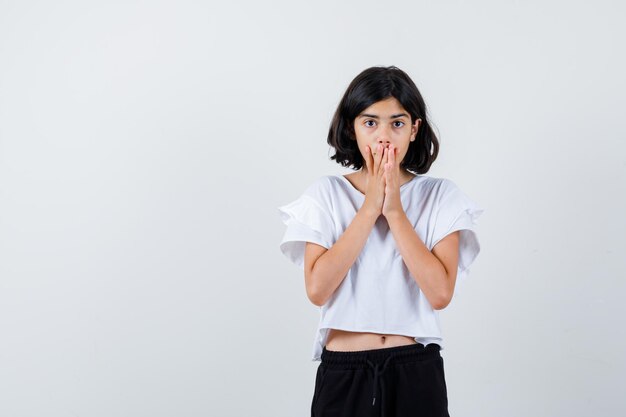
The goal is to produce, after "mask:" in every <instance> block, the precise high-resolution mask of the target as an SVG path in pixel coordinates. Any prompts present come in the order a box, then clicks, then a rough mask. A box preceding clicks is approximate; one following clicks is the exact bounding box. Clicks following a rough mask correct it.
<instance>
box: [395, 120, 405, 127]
mask: <svg viewBox="0 0 626 417" xmlns="http://www.w3.org/2000/svg"><path fill="white" fill-rule="evenodd" d="M394 123H400V126H396V127H402V126H404V122H401V121H395V122H394Z"/></svg>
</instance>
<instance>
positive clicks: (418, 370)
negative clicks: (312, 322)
mask: <svg viewBox="0 0 626 417" xmlns="http://www.w3.org/2000/svg"><path fill="white" fill-rule="evenodd" d="M439 350H440V346H439V345H437V344H433V343H430V344H428V345H427V346H426V347H424V345H423V344H421V343H417V344H411V345H405V346H396V347H391V348H383V349H372V350H360V351H349V352H340V351H331V350H327V349H326V346H324V348H323V350H322V357H321V359H322V361H321V362H320V364H319V366H318V368H317V375H316V377H315V392H314V393H313V400H312V403H311V417H369V416H384V417H409V416H419V417H449V416H450V415H449V414H448V392H447V388H446V380H445V375H444V369H443V358H442V357H441V354H440V353H439Z"/></svg>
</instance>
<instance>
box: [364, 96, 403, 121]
mask: <svg viewBox="0 0 626 417" xmlns="http://www.w3.org/2000/svg"><path fill="white" fill-rule="evenodd" d="M400 115H402V116H405V117H409V113H408V112H407V111H406V110H405V108H404V107H402V104H400V102H399V101H398V100H397V99H396V98H395V97H389V98H386V99H384V100H380V101H377V102H376V103H374V104H372V105H371V106H369V107H367V108H366V109H363V111H362V112H361V113H359V114H358V115H357V118H359V117H373V116H376V117H380V118H384V119H388V118H391V117H394V118H395V117H400Z"/></svg>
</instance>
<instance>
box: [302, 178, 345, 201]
mask: <svg viewBox="0 0 626 417" xmlns="http://www.w3.org/2000/svg"><path fill="white" fill-rule="evenodd" d="M338 180H339V178H337V177H336V176H334V175H322V176H319V177H317V178H315V179H314V180H313V181H312V182H311V183H310V184H309V185H308V186H307V187H306V189H305V190H304V194H305V195H308V196H309V197H313V198H315V199H318V200H320V199H324V198H327V197H328V195H329V194H330V193H331V191H332V189H333V188H334V187H335V186H336V184H337V181H338Z"/></svg>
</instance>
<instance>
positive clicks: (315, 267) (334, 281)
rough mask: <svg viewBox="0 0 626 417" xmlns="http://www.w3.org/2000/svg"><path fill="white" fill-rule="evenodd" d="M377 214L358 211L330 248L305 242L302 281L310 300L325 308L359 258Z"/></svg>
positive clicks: (363, 209) (365, 210)
mask: <svg viewBox="0 0 626 417" xmlns="http://www.w3.org/2000/svg"><path fill="white" fill-rule="evenodd" d="M377 218H378V214H373V212H371V211H369V210H367V209H366V208H363V207H362V208H361V209H360V210H359V211H358V212H357V214H356V216H354V219H352V222H351V223H350V225H349V226H348V227H347V228H346V230H345V231H344V232H343V234H342V235H341V236H340V237H339V239H338V240H337V241H336V242H335V244H334V245H333V246H332V247H331V248H330V249H326V248H324V247H323V246H320V245H317V244H315V243H311V242H307V243H306V249H305V252H304V280H305V285H306V292H307V296H308V297H309V300H311V302H312V303H313V304H315V305H316V306H322V305H324V304H326V301H327V300H328V299H329V298H330V296H331V295H332V294H333V293H334V292H335V290H336V289H337V287H339V284H341V282H342V281H343V279H344V278H345V277H346V275H347V274H348V271H349V270H350V268H351V267H352V265H353V264H354V262H355V261H356V258H357V257H358V256H359V254H360V253H361V251H362V250H363V247H364V246H365V242H366V241H367V238H368V237H369V235H370V233H371V231H372V229H373V227H374V224H375V223H376V219H377Z"/></svg>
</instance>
